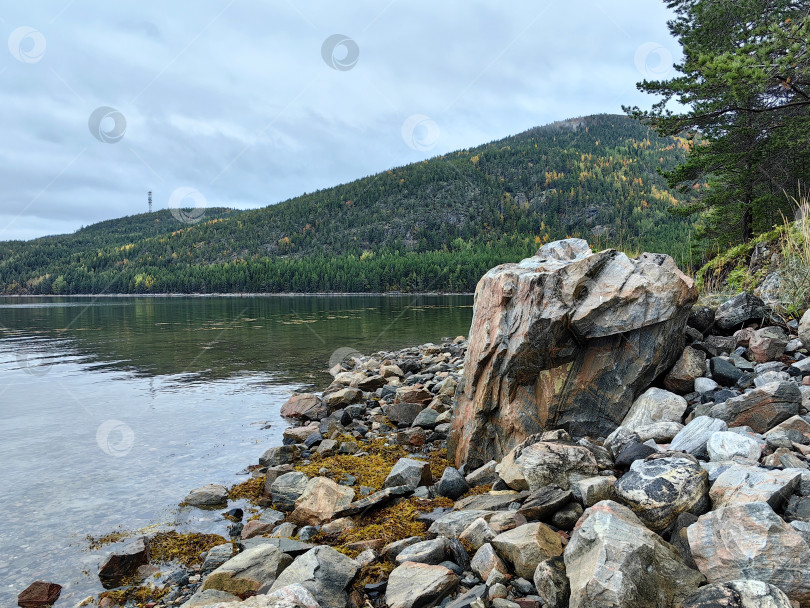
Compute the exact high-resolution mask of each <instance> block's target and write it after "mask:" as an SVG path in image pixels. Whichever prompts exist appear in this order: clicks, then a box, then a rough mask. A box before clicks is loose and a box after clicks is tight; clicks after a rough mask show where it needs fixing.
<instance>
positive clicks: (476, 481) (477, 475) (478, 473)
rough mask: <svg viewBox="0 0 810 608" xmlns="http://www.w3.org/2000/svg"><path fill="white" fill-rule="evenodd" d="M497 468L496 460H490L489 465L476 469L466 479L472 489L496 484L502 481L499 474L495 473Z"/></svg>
mask: <svg viewBox="0 0 810 608" xmlns="http://www.w3.org/2000/svg"><path fill="white" fill-rule="evenodd" d="M496 466H498V463H497V462H496V461H495V460H490V461H489V462H488V463H486V464H484V465H481V466H480V467H478V468H477V469H475V470H474V471H473V472H472V473H470V474H469V475H467V476H466V477H465V478H464V479H465V480H466V481H467V484H468V485H469V486H470V487H471V488H475V487H477V486H486V485H491V484H494V483H495V482H496V481H498V480H499V479H500V477H498V473H497V472H496V471H495V467H496Z"/></svg>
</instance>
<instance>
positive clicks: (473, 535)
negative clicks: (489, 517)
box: [458, 517, 496, 551]
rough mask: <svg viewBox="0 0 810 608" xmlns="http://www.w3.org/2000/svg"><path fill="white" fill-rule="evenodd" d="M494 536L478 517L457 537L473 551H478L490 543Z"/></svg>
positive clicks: (485, 523) (488, 526)
mask: <svg viewBox="0 0 810 608" xmlns="http://www.w3.org/2000/svg"><path fill="white" fill-rule="evenodd" d="M495 536H496V534H495V532H494V531H493V529H492V528H491V527H490V525H489V524H488V523H487V522H486V520H485V519H483V518H481V517H479V518H478V519H476V520H475V521H474V522H473V523H471V524H470V525H469V526H467V527H466V528H465V529H464V532H462V533H461V534H460V535H459V537H458V538H459V540H462V541H464V542H466V543H468V544H469V545H470V546H471V547H472V548H473V549H474V550H476V551H478V549H480V548H481V546H482V545H485V544H486V543H488V542H490V541H492V539H493V538H495Z"/></svg>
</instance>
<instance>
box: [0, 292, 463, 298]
mask: <svg viewBox="0 0 810 608" xmlns="http://www.w3.org/2000/svg"><path fill="white" fill-rule="evenodd" d="M474 295H475V294H474V293H473V292H463V291H462V292H455V291H416V292H406V291H402V292H397V291H363V292H350V291H323V292H320V291H313V292H306V293H296V292H292V291H280V292H274V293H268V292H238V293H232V292H223V293H103V294H92V293H86V294H85V293H74V294H64V295H63V294H53V293H48V294H19V293H14V294H2V295H0V298H270V297H275V296H278V297H285V298H289V297H297V296H301V297H326V296H337V297H349V296H375V297H376V296H384V297H408V296H412V297H425V296H474Z"/></svg>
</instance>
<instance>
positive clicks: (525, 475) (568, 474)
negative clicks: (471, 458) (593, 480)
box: [495, 441, 599, 492]
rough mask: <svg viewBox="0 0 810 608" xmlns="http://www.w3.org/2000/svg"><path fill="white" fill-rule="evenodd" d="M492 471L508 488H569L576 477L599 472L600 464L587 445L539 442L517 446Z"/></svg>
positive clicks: (533, 489)
mask: <svg viewBox="0 0 810 608" xmlns="http://www.w3.org/2000/svg"><path fill="white" fill-rule="evenodd" d="M495 470H496V471H498V474H499V475H500V476H501V479H503V480H504V481H505V482H506V483H507V484H508V485H509V486H510V487H511V488H514V489H515V490H529V491H531V492H535V491H537V490H539V489H541V488H543V487H545V486H549V485H556V486H558V487H560V488H562V489H568V488H570V487H571V484H572V483H574V482H576V481H577V480H578V479H583V478H585V477H593V476H594V475H596V474H598V472H599V467H598V465H597V463H596V458H595V457H594V455H593V454H592V453H591V452H590V450H588V448H585V447H582V446H578V445H570V444H567V443H560V442H555V441H541V442H539V443H534V444H532V445H528V446H525V447H524V446H523V445H519V446H517V447H516V448H515V449H514V450H512V451H510V452H509V454H507V455H506V457H504V459H503V461H502V462H501V463H500V464H499V465H498V466H497V467H496V469H495Z"/></svg>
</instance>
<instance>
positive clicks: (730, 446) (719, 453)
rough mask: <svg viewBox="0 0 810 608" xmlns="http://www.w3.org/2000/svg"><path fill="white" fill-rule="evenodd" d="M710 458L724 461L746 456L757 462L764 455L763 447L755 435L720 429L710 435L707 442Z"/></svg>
mask: <svg viewBox="0 0 810 608" xmlns="http://www.w3.org/2000/svg"><path fill="white" fill-rule="evenodd" d="M706 451H707V452H708V453H709V460H711V461H714V462H723V461H725V460H733V459H734V458H737V457H739V458H745V459H746V460H751V461H753V462H757V461H758V460H759V457H760V456H761V455H762V448H760V447H759V443H757V440H756V439H754V438H753V437H749V436H748V435H743V434H742V433H734V432H732V431H718V432H717V433H714V434H713V435H712V436H711V437H709V442H708V443H707V444H706Z"/></svg>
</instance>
